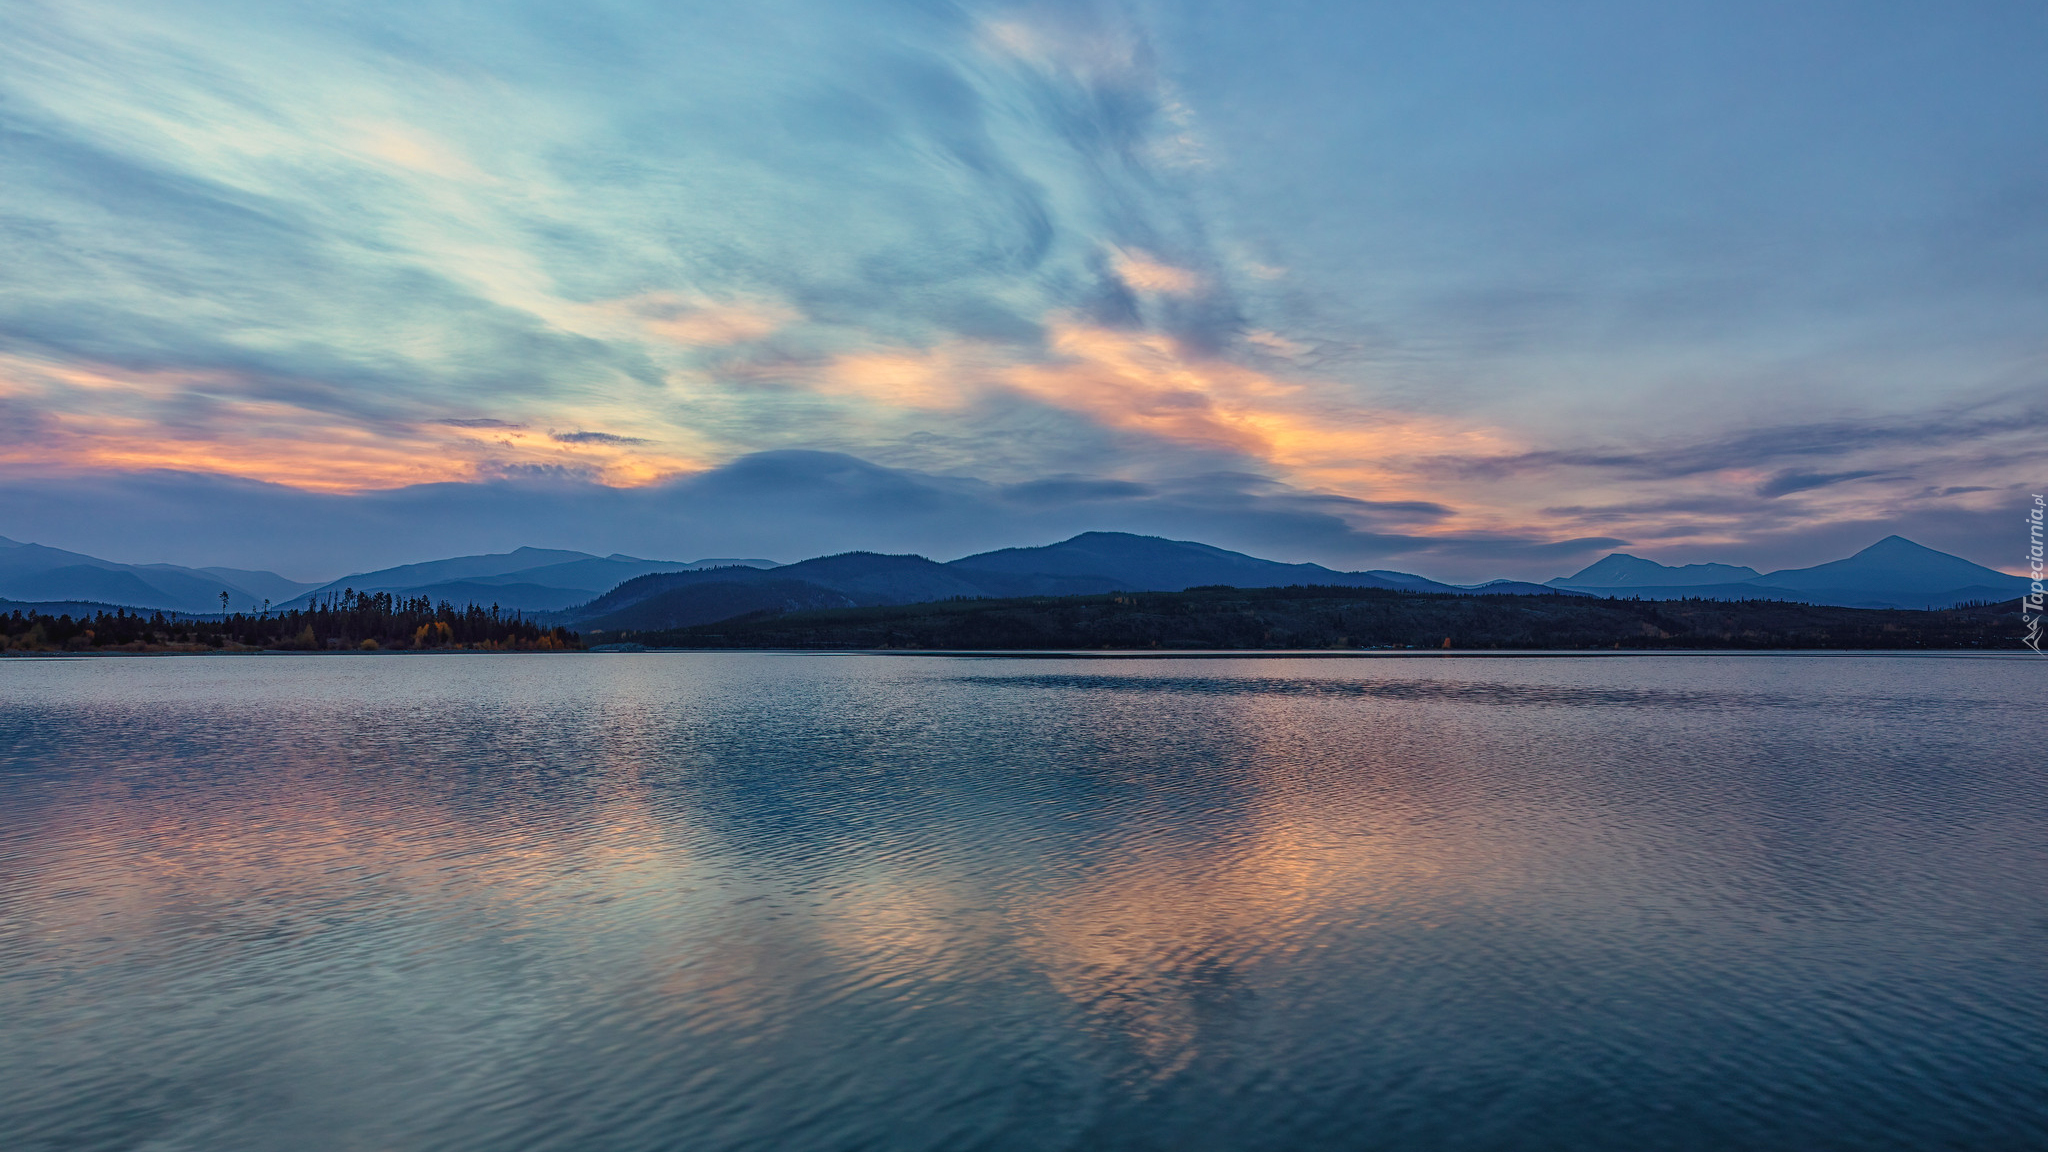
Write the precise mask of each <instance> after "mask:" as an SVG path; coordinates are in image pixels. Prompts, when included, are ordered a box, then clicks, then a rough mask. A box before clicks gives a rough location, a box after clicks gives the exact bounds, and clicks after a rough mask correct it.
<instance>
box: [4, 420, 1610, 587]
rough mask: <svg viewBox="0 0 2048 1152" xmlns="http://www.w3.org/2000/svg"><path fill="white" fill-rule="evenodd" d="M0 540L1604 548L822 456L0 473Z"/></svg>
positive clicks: (1356, 507)
mask: <svg viewBox="0 0 2048 1152" xmlns="http://www.w3.org/2000/svg"><path fill="white" fill-rule="evenodd" d="M0 508H4V509H5V512H4V513H0V535H5V536H8V537H11V538H13V539H17V540H29V541H33V542H36V543H43V544H49V545H53V546H58V547H66V548H72V549H76V550H78V551H83V552H88V553H92V554H94V555H101V556H106V557H108V558H110V559H117V560H124V561H131V562H154V561H170V562H176V563H186V564H193V565H208V564H226V565H231V566H235V567H245V568H275V569H278V570H280V571H283V572H284V573H285V574H287V575H292V576H301V577H304V578H308V579H311V578H315V577H326V576H334V575H341V574H344V573H346V572H348V571H363V570H367V569H370V568H375V567H381V566H385V565H389V564H397V563H407V562H412V561H417V560H424V559H431V558H435V557H439V556H446V555H451V554H458V553H467V552H484V551H503V550H506V549H510V548H515V547H518V546H520V545H524V544H535V545H542V546H546V547H556V548H578V549H583V550H585V551H591V552H596V553H600V554H605V553H610V552H627V553H631V554H635V555H641V556H650V557H655V558H662V559H696V558H698V557H701V556H711V555H726V556H735V555H748V556H752V555H761V556H768V557H772V558H776V559H782V560H795V559H800V558H803V557H805V556H811V555H819V554H826V553H832V552H841V551H849V550H854V549H870V550H876V551H885V552H919V553H923V554H926V555H931V556H934V557H935V558H939V559H951V558H953V557H956V556H960V555H965V554H967V553H969V552H975V551H980V550H984V549H989V548H1000V547H1008V546H1011V545H1017V544H1043V543H1050V542H1052V541H1054V540H1058V539H1064V538H1065V537H1067V536H1070V535H1073V534H1074V533H1077V532H1083V531H1089V530H1098V529H1099V530H1109V531H1129V532H1141V533H1147V534H1155V535H1167V536H1173V537H1176V538H1181V539H1195V540H1201V541H1204V542H1206V543H1211V544H1216V545H1219V546H1222V547H1226V548H1235V549H1240V550H1245V551H1250V552H1253V553H1255V554H1258V555H1264V556H1269V557H1272V558H1275V559H1281V560H1315V561H1319V562H1322V563H1326V564H1331V565H1333V566H1337V567H1344V568H1367V567H1390V566H1392V567H1402V566H1404V565H1412V566H1419V567H1421V568H1422V569H1423V570H1424V574H1425V575H1432V576H1438V577H1448V578H1456V579H1483V578H1486V577H1490V576H1492V575H1496V574H1498V573H1499V572H1500V571H1502V570H1503V568H1504V566H1507V565H1513V564H1526V563H1528V562H1530V561H1533V560H1544V561H1549V560H1551V559H1556V560H1557V561H1558V562H1559V563H1570V562H1575V561H1579V560H1582V559H1587V558H1591V557H1592V556H1594V555H1597V554H1598V551H1599V550H1601V549H1604V548H1606V547H1609V546H1611V545H1614V544H1616V543H1618V541H1617V540H1615V539H1613V538H1611V537H1582V538H1577V539H1572V540H1561V541H1560V540H1549V539H1541V538H1530V537H1516V536H1505V537H1501V536H1484V537H1480V536H1469V537H1448V538H1446V537H1437V536H1424V535H1418V534H1416V533H1414V532H1413V531H1411V530H1410V529H1411V528H1412V527H1414V526H1416V525H1418V524H1425V523H1427V522H1429V521H1431V520H1433V519H1435V518H1436V517H1438V516H1439V515H1440V514H1441V510H1440V509H1437V508H1435V507H1434V506H1431V505H1427V504H1414V503H1384V504H1376V503H1374V502H1371V501H1363V500H1353V499H1349V498H1345V497H1339V496H1330V495H1326V494H1318V493H1307V492H1301V491H1299V490H1296V489H1292V488H1289V487H1287V486H1285V485H1282V484H1277V483H1275V482H1273V481H1271V480H1269V479H1266V478H1263V477H1257V476H1250V475H1246V474H1241V473H1229V472H1217V473H1207V474H1200V475H1190V476H1184V477H1180V478H1177V479H1169V480H1156V481H1151V482H1147V483H1133V482H1128V481H1122V480H1118V479H1114V478H1108V477H1085V476H1070V477H1063V478H1058V479H1053V480H1048V481H1042V482H1036V483H1028V484H1019V485H997V484H991V483H988V482H986V481H983V480H978V479H974V478H970V477H960V476H943V475H935V474H931V473H924V472H917V471H912V470H908V469H901V468H888V467H884V466H881V465H878V464H874V463H871V462H869V461H866V460H862V459H859V458H857V457H853V456H847V455H843V454H839V453H831V452H812V451H779V452H762V453H757V454H754V455H752V456H746V457H742V458H740V459H738V460H735V461H733V462H731V463H730V464H727V465H724V466H723V467H719V468H714V469H711V470H709V471H706V472H701V473H697V474H695V475H692V476H687V477H683V478H680V479H677V480H673V481H670V482H668V483H665V484H658V485H653V486H650V487H646V488H634V489H620V488H607V487H604V486H602V485H599V484H596V483H593V482H590V481H589V480H587V479H584V478H582V477H580V476H577V475H576V474H574V473H573V472H568V471H564V470H560V469H523V470H519V471H517V472H516V473H515V472H508V473H507V474H505V475H504V476H503V477H502V478H499V479H495V480H490V481H484V482H478V483H468V484H426V485H417V486H413V487H409V488H399V489H393V490H389V491H382V492H369V493H363V494H360V495H355V496H337V495H325V494H319V493H311V492H305V491H301V490H297V489H292V488H287V487H284V486H281V485H275V484H265V483H260V482H255V481H245V480H234V479H229V478H224V477H218V476H204V475H197V474H191V473H178V472H144V473H122V474H93V475H80V476H71V477H64V478H61V479H59V478H52V477H46V476H45V477H38V476H28V475H21V474H18V473H17V474H0Z"/></svg>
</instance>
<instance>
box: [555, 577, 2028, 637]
mask: <svg viewBox="0 0 2048 1152" xmlns="http://www.w3.org/2000/svg"><path fill="white" fill-rule="evenodd" d="M2017 603H2018V602H2017V601H2014V602H2011V603H2007V604H2003V605H1995V606H1989V607H1970V608H1951V609H1943V610H1939V611H1906V610H1891V609H1865V608H1832V607H1825V606H1817V605H1807V604H1787V603H1783V602H1779V601H1741V602H1726V601H1706V600H1665V601H1638V600H1593V599H1588V598H1584V597H1564V596H1447V595H1431V594H1420V593H1408V592H1399V591H1390V590H1386V589H1378V588H1336V587H1292V588H1259V589H1244V588H1192V589H1189V590H1187V591H1184V592H1127V593H1115V594H1107V595H1094V596H1067V597H1030V598H1023V599H1014V600H953V601H943V602H939V603H929V604H909V605H900V606H893V607H876V608H845V609H833V610H825V611H810V612H788V613H780V614H776V613H760V614H755V615H751V616H743V617H740V618H737V619H733V620H725V621H722V622H720V623H716V624H706V625H701V626H698V627H694V628H682V629H675V630H670V631H664V632H608V633H597V632H591V633H588V634H586V636H585V642H586V643H589V644H593V645H597V644H607V643H619V642H630V643H639V644H644V645H647V646H650V647H679V648H821V649H829V648H925V649H1066V648H1184V649H1250V648H1376V647H1395V648H1441V647H1452V648H1520V649H1546V648H1558V649H1563V648H1617V647H1618V648H1726V649H1745V648H1746V649H1769V648H1812V649H1825V648H1839V649H1913V648H1923V649H1934V648H1940V649H1979V650H1989V649H2018V648H2020V646H2021V645H2020V641H2019V636H2020V634H2021V631H2022V628H2021V626H2020V624H2019V617H2018V613H2017Z"/></svg>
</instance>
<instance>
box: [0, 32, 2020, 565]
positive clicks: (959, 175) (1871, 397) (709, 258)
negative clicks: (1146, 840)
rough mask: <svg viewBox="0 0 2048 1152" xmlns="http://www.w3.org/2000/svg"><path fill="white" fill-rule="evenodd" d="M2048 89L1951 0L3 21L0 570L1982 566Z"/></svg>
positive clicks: (2012, 505) (1993, 509) (1992, 523)
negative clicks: (1867, 549) (906, 563)
mask: <svg viewBox="0 0 2048 1152" xmlns="http://www.w3.org/2000/svg"><path fill="white" fill-rule="evenodd" d="M2044 59H2048V7H2044V6H2042V5H2040V4H2038V3H2030V2H2008V3H1969V2H1966V0H1951V2H1949V3H1942V4H1932V3H1918V4H1894V3H1885V2H1882V0H1856V2H1853V3H1852V2H1847V0H1845V2H1841V3H1831V2H1824V0H1808V2H1800V3H1789V4H1788V3H1784V2H1782V0H1779V2H1773V3H1761V2H1759V3H1747V2H1744V0H1698V2H1695V0H1668V2H1664V3H1658V4H1641V3H1623V2H1611V3H1609V2H1570V0H1563V2H1558V3H1544V4H1532V3H1485V2H1469V3H1468V2H1459V0H1430V2H1427V3H1423V2H1415V3H1372V2H1364V0H1358V2H1349V3H1296V2H1292V0H1267V2H1262V3H1259V4H1249V3H1242V2H1240V3H1232V4H1222V3H1210V2H1206V0H1180V2H1176V3H1170V4H1169V3H1143V2H1134V3H1130V4H1115V3H1100V4H1097V3H1086V2H1074V3H1047V4H979V3H926V2H921V0H895V2H859V0H831V2H824V0H755V2H752V3H747V4H719V5H708V4H698V5H678V4H672V3H651V2H650V3H634V2H599V0H593V2H590V3H583V4H575V5H564V4H560V3H547V4H540V3H535V4H521V3H515V2H500V3H492V4H478V3H471V2H465V3H451V2H437V0H407V2H405V3H402V4H398V3H393V4H383V3H375V2H357V3H350V4H346V5H333V4H327V5H315V4H280V3H277V2H276V0H264V2H261V3H258V2H254V0H251V2H248V3H235V2H183V0H151V2H149V3H146V4H144V3H108V2H102V0H62V2H61V3H42V2H38V0H0V535H6V536H9V537H11V538H14V539H17V540H34V541H38V542H41V543H47V544H52V545H57V546H62V547H70V548H76V549H79V550H83V551H88V552H93V553H95V554H98V555H103V556H107V557H109V558H113V559H120V560H128V561H157V560H169V561H174V562H179V563H188V564H234V565H240V566H251V567H274V568H277V569H279V570H280V571H284V572H285V573H287V574H289V575H294V576H300V577H303V578H316V577H323V576H328V575H334V574H339V573H341V572H345V571H350V570H361V569H364V568H369V567H375V566H380V565H383V564H387V563H397V562H403V561H408V560H418V559H425V558H430V557H433V556H440V555H448V554H451V553H454V552H459V551H474V550H482V549H491V550H497V549H503V548H509V547H513V546H516V545H519V544H535V545H542V546H552V547H574V548H583V549H587V550H591V551H598V552H611V551H624V552H628V553H633V554H637V555H647V556H657V557H663V558H679V559H694V558H697V557H700V556H710V555H749V556H767V557H771V558H775V559H782V560H793V559H798V558H801V557H803V556H807V555H812V554H816V553H821V552H829V551H839V550H845V549H850V548H873V549H878V550H886V551H912V550H914V551H919V552H924V553H926V554H929V555H933V556H935V557H937V558H940V559H949V558H951V557H953V556H957V555H961V554H964V553H967V552H972V551H977V550H980V549H984V548H990V547H999V546H1004V545H1011V544H1032V543H1045V542H1049V541H1051V540H1055V539H1059V538H1061V537H1063V536H1066V535H1070V534H1072V533H1074V532H1078V531H1083V530H1088V529H1122V530H1131V531H1142V532H1157V533H1162V534H1167V535H1173V536H1177V537H1181V538H1195V539H1202V540H1206V541H1209V542H1211V543H1216V544H1220V545H1224V546H1227V547H1234V548H1242V549H1245V550H1248V551H1253V552H1257V553H1259V554H1261V555H1267V556H1272V557H1275V558H1278V559H1285V560H1316V561H1321V562H1324V563H1328V564H1332V565H1336V566H1340V567H1346V568H1356V567H1382V568H1399V569H1404V570H1410V571H1420V572H1424V573H1426V574H1429V575H1432V576H1437V577H1440V578H1462V579H1478V578H1487V577H1493V576H1503V575H1506V576H1524V577H1536V578H1543V577H1548V576H1552V575H1556V574H1559V573H1561V572H1565V571H1570V570H1572V569H1574V568H1576V567H1578V566H1580V565H1582V564H1584V563H1586V562H1588V561H1590V560H1592V559H1595V558H1597V557H1598V556H1599V555H1601V554H1603V553H1605V552H1607V551H1610V550H1626V551H1631V552H1635V553H1638V554H1641V555H1648V556H1651V557H1654V558H1657V559H1660V560H1665V561H1667V562H1672V563H1682V562H1688V561H1693V560H1704V559H1716V560H1725V561H1729V562H1733V563H1746V564H1752V565H1755V566H1756V567H1759V568H1763V569H1769V568H1774V567H1783V566H1789V565H1797V564H1810V563H1814V562H1817V561H1821V560H1827V559H1832V558H1835V557H1837V556H1840V555H1844V554H1846V553H1847V552H1849V551H1853V550H1854V549H1856V548H1859V547H1862V546H1863V545H1865V544H1868V543H1870V542H1872V541H1874V540H1875V539H1877V538H1878V537H1880V536H1882V535H1884V534H1886V533H1888V532H1894V531H1896V532H1901V533H1904V534H1906V535H1908V536H1911V537H1913V538H1915V539H1918V540H1920V541H1922V542H1923V543H1927V544H1929V545H1933V546H1936V547H1941V548H1944V549H1947V550H1951V551H1955V552H1959V553H1961V554H1963V555H1965V556H1968V557H1970V558H1971V559H1974V560H1977V561H1979V562H1982V563H1987V564H1991V565H1993V566H1995V567H2001V568H2005V569H2008V570H2016V568H2017V566H2018V560H2019V556H2020V543H2021V542H2022V540H2023V530H2022V529H2021V528H2020V527H2019V515H2020V508H2021V507H2022V504H2023V501H2024V497H2025V494H2026V493H2027V492H2029V491H2034V490H2039V486H2040V485H2041V484H2043V483H2044V482H2048V147H2044V145H2048V68H2043V67H2042V66H2041V61H2042V60H2044Z"/></svg>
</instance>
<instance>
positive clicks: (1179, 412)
mask: <svg viewBox="0 0 2048 1152" xmlns="http://www.w3.org/2000/svg"><path fill="white" fill-rule="evenodd" d="M1052 335H1053V339H1052V346H1053V350H1054V351H1055V352H1057V353H1058V354H1059V359H1058V360H1056V361H1054V362H1051V363H1047V364H1033V365H1022V366H1018V367H1015V368H1012V369H1011V370H1010V371H1009V372H1008V373H1007V374H1006V375H1005V377H1004V379H1005V382H1007V383H1008V384H1010V385H1011V386H1012V387H1015V388H1017V389H1018V390H1020V391H1023V392H1026V393H1028V394H1030V395H1032V396H1035V397H1037V398H1039V399H1041V400H1044V401H1046V402H1048V403H1051V404H1056V405H1058V406H1060V407H1062V408H1066V409H1069V410H1072V411H1077V412H1084V413H1086V414H1088V415H1089V416H1090V417H1091V418H1093V419H1095V420H1098V421H1100V422H1102V423H1103V424H1106V425H1108V426H1110V427H1114V428H1127V429H1131V430H1133V431H1139V432H1145V433H1148V434H1151V435H1155V436H1161V437H1164V438H1166V439H1169V440H1175V441H1180V442H1182V443H1188V444H1198V445H1203V446H1208V447H1215V448H1224V449H1229V450H1232V451H1238V452H1244V453H1246V454H1249V455H1252V456H1256V457H1259V458H1260V459H1263V460H1265V461H1267V462H1268V463H1270V464H1272V465H1274V466H1275V467H1276V469H1277V470H1279V471H1281V472H1283V473H1285V474H1286V475H1288V477H1289V478H1290V479H1292V480H1294V481H1295V482H1297V483H1302V484H1305V485H1306V486H1309V487H1321V488H1330V489H1334V490H1337V491H1345V490H1351V491H1354V492H1355V491H1359V490H1360V489H1361V488H1364V489H1369V490H1370V491H1371V492H1372V494H1373V495H1374V496H1375V497H1378V498H1395V499H1426V498H1428V493H1426V492H1425V491H1423V490H1422V489H1421V488H1420V487H1419V486H1418V485H1417V484H1416V483H1415V479H1414V477H1413V475H1412V472H1411V469H1410V467H1409V465H1410V464H1411V463H1412V462H1413V461H1414V460H1416V459H1417V458H1419V457H1425V456H1442V455H1454V454H1455V455H1469V454H1477V453H1484V454H1498V453H1503V452H1505V451H1508V450H1510V449H1511V447H1512V445H1510V444H1509V443H1508V442H1507V440H1506V438H1505V437H1504V436H1503V435H1501V434H1500V433H1497V432H1494V431H1492V430H1488V429H1484V428H1477V427H1471V426H1466V425H1462V424H1459V423H1456V422H1454V421H1450V420H1446V419H1442V418H1437V417H1428V416H1420V415H1415V414H1411V413H1395V412H1386V411H1375V410H1368V409H1360V408H1355V407H1350V406H1344V405H1334V404H1331V403H1329V402H1327V401H1325V400H1321V399H1319V398H1318V396H1319V395H1320V394H1321V392H1322V390H1317V391H1316V392H1311V390H1310V389H1309V388H1307V387H1306V386H1304V385H1301V384H1295V383H1290V382H1285V381H1280V380H1276V379H1274V378H1273V377H1270V376H1268V375H1266V374H1264V373H1261V372H1257V371H1254V370H1252V369H1249V368H1246V367H1243V366H1242V365H1238V364H1234V363H1231V362H1229V361H1227V360H1221V359H1216V358H1210V357H1203V356H1198V355H1195V354H1191V353H1189V352H1188V351H1187V350H1186V349H1184V348H1183V347H1182V346H1181V345H1180V344H1179V343H1178V342H1177V341H1175V340H1173V339H1172V338H1171V337H1167V336H1162V335H1158V334H1154V333H1142V332H1123V331H1117V330H1113V329H1106V328H1097V327H1092V326H1088V325H1080V324H1062V325H1055V326H1054V328H1053V330H1052Z"/></svg>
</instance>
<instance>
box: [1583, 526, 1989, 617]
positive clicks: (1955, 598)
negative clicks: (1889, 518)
mask: <svg viewBox="0 0 2048 1152" xmlns="http://www.w3.org/2000/svg"><path fill="white" fill-rule="evenodd" d="M1548 583H1549V584H1550V586H1551V587H1553V588H1558V589H1562V590H1565V591H1572V592H1588V593H1591V594H1593V595H1596V596H1632V597H1636V598H1638V599H1643V600H1683V599H1697V600H1793V601H1800V602H1803V603H1807V604H1831V605H1835V606H1838V607H1843V608H1949V607H1953V606H1955V605H1957V604H1963V603H1968V602H1971V601H1999V600H2009V599H2011V598H2013V597H2015V596H2018V595H2020V594H2021V593H2023V592H2025V591H2026V590H2027V586H2028V585H2027V581H2026V580H2025V579H2024V578H2022V577H2019V576H2008V575H2006V574H2005V573H2003V572H1998V571H1994V570H1992V569H1990V568H1986V567H1984V566H1983V565H1981V564H1972V563H1970V562H1969V561H1968V560H1965V559H1963V558H1962V557H1960V556H1951V555H1949V554H1948V553H1946V552H1937V551H1935V550H1934V549H1932V548H1928V547H1925V546H1923V545H1919V544H1915V543H1913V542H1912V541H1911V540H1908V539H1906V538H1905V537H1904V536H1887V537H1885V538H1884V539H1882V540H1879V541H1878V542H1877V543H1875V544H1872V545H1871V546H1870V547H1868V548H1865V549H1864V550H1863V551H1861V552H1858V553H1856V554H1855V555H1854V556H1850V557H1848V558H1847V559H1844V560H1834V561H1830V562H1829V563H1826V564H1816V565H1814V566H1813V567H1811V568H1783V569H1780V570H1778V571H1776V572H1762V573H1760V572H1758V571H1757V570H1756V569H1754V568H1742V567H1737V566H1734V565H1730V564H1687V565H1684V566H1682V567H1676V568H1674V567H1671V566H1669V565H1665V564H1659V563H1657V562H1656V561H1654V560H1645V559H1643V558H1642V557H1640V556H1630V555H1628V554H1627V553H1624V552H1616V553H1613V554H1612V555H1609V556H1607V557H1605V558H1603V559H1601V560H1599V561H1597V562H1595V563H1593V564H1591V565H1588V566H1587V567H1585V568H1583V569H1580V570H1579V571H1578V572H1576V573H1573V574H1572V575H1570V576H1560V577H1558V578H1557V579H1555V580H1551V581H1549V582H1548Z"/></svg>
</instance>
